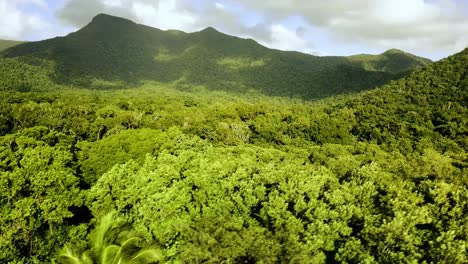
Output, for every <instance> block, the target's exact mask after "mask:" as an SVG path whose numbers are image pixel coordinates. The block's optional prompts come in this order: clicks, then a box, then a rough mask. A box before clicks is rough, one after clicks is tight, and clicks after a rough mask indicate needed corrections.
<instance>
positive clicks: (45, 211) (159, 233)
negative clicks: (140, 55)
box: [0, 28, 468, 263]
mask: <svg viewBox="0 0 468 264" xmlns="http://www.w3.org/2000/svg"><path fill="white" fill-rule="evenodd" d="M88 30H89V29H88ZM147 30H151V31H153V30H154V29H149V28H148V29H147ZM206 33H207V32H205V33H203V32H202V33H199V34H206ZM76 34H78V33H76ZM171 34H174V36H180V35H182V36H185V35H184V34H183V33H179V32H171ZM210 34H212V33H210ZM216 36H217V33H216ZM77 45H78V44H77ZM252 45H254V43H253V44H252ZM23 47H24V48H27V47H28V46H23ZM98 53H99V52H98ZM288 54H289V53H288ZM171 56H172V55H171V53H168V54H165V55H164V54H163V55H161V56H160V57H159V58H158V59H160V60H170V59H171ZM294 56H295V55H294ZM220 63H221V64H223V65H227V66H226V67H231V68H233V69H235V68H239V67H241V68H242V67H247V66H248V67H261V66H262V65H263V64H264V63H267V62H265V61H263V60H261V59H257V60H255V61H251V60H247V59H225V60H223V61H222V62H220ZM246 65H247V66H246ZM467 65H468V49H467V50H464V51H463V52H461V53H459V54H456V55H454V56H452V57H449V58H447V59H445V60H442V61H440V62H437V63H434V64H431V65H429V66H427V67H426V68H424V69H420V70H417V71H416V72H414V73H412V74H411V75H410V76H409V77H407V78H404V79H401V80H398V81H393V82H391V83H389V84H388V85H386V86H384V87H381V88H379V89H376V90H373V91H368V92H363V93H360V94H355V95H349V96H346V97H345V96H342V97H333V98H329V99H325V100H322V101H316V102H309V101H302V100H301V99H288V98H281V97H266V96H264V95H262V94H260V93H256V92H252V91H250V92H247V93H246V94H233V93H227V92H221V91H218V92H215V91H210V90H209V89H206V87H205V86H196V85H193V86H192V87H191V91H181V90H176V89H173V88H174V87H178V86H177V85H176V84H174V86H171V85H169V84H164V83H156V82H150V81H148V82H145V83H143V84H142V85H141V86H139V87H135V88H134V89H123V90H121V89H113V90H100V89H95V90H87V89H76V88H72V87H69V86H60V85H57V84H55V83H54V82H53V81H51V80H52V79H51V78H52V77H50V74H53V73H54V72H55V70H54V67H56V65H54V64H53V63H51V62H50V61H44V60H41V59H34V58H29V59H28V58H21V59H20V58H16V59H4V60H2V61H1V63H0V69H2V71H3V70H4V71H7V69H13V70H12V71H14V72H18V75H17V76H18V77H15V78H11V79H14V80H11V79H7V78H3V77H2V78H0V79H1V82H2V83H1V86H2V88H1V89H0V93H1V96H0V134H1V137H0V190H1V192H0V211H1V212H2V213H1V216H0V262H1V263H47V262H52V261H55V262H61V263H103V262H104V263H112V262H106V261H104V260H103V259H114V260H116V261H118V260H120V261H127V262H129V263H131V262H130V260H131V257H132V256H133V257H136V256H140V255H139V254H140V253H142V254H146V255H145V257H148V259H146V260H147V261H146V262H151V261H155V260H159V261H160V262H164V263H175V262H182V263H185V262H187V263H201V262H204V263H220V262H226V263H255V262H259V263H289V262H292V263H324V262H342V263H359V262H366V263H408V262H411V263H466V262H467V261H468V251H467V246H468V218H467V217H466V213H467V212H468V178H467V177H468V174H467V166H468V156H467V150H468V124H467V122H468V108H467V107H468V79H467V78H466V77H467V69H468V67H467ZM109 66H110V65H109ZM112 66H115V65H112ZM115 67H116V68H117V69H118V66H115ZM122 67H123V66H122ZM65 69H66V68H65ZM21 72H26V73H27V74H23V75H21ZM254 72H255V71H254ZM252 74H254V73H252ZM4 76H6V75H4ZM15 76H16V75H15ZM21 76H23V77H22V78H23V79H21V80H22V81H21V82H18V80H17V79H19V78H20V77H21ZM41 76H42V77H44V76H45V77H47V78H42V77H41ZM16 82H17V83H16ZM292 82H293V81H292ZM23 84H24V85H23ZM101 84H102V83H101ZM104 84H105V83H104ZM104 84H102V85H104ZM21 85H23V86H21ZM96 85H98V84H96ZM122 85H124V84H122ZM21 87H23V88H21ZM24 87H26V88H27V89H26V88H24ZM291 87H295V84H294V83H291ZM109 212H111V214H109ZM128 225H130V226H128ZM93 226H96V228H95V229H94V230H93V231H92V230H91V229H92V227H93ZM88 241H89V242H88ZM145 252H146V253H145ZM119 254H120V255H119ZM73 261H75V262H73Z"/></svg>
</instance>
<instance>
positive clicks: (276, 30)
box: [260, 24, 313, 53]
mask: <svg viewBox="0 0 468 264" xmlns="http://www.w3.org/2000/svg"><path fill="white" fill-rule="evenodd" d="M270 30H271V41H269V42H265V41H261V42H260V43H261V44H262V45H265V46H267V47H270V48H274V49H279V50H287V51H301V52H304V53H313V50H312V47H311V44H310V43H309V42H308V41H307V40H305V39H302V38H301V37H299V36H298V34H297V33H296V31H295V30H294V31H292V30H289V29H288V28H286V27H285V26H283V25H281V24H275V25H272V26H271V28H270Z"/></svg>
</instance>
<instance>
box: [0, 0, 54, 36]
mask: <svg viewBox="0 0 468 264" xmlns="http://www.w3.org/2000/svg"><path fill="white" fill-rule="evenodd" d="M27 3H33V4H36V5H39V6H42V5H44V4H45V3H44V2H43V1H38V0H35V1H33V0H27V1H26V0H22V1H18V2H14V3H12V1H8V0H0V16H1V17H2V19H1V20H0V38H3V39H21V38H22V37H23V36H24V35H26V34H28V33H31V32H33V31H40V30H45V29H46V28H47V22H45V21H44V20H43V19H41V18H40V17H39V16H37V15H34V14H27V13H25V12H23V11H22V10H21V8H20V5H21V4H27Z"/></svg>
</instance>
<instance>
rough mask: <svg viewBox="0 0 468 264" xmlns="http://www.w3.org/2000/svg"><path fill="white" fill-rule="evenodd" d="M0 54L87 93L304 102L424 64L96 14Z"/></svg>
mask: <svg viewBox="0 0 468 264" xmlns="http://www.w3.org/2000/svg"><path fill="white" fill-rule="evenodd" d="M3 56H4V57H8V58H12V57H28V58H29V57H35V58H41V59H45V60H49V61H52V62H53V63H54V65H56V66H57V68H56V71H55V74H56V75H55V78H54V79H55V81H57V82H59V83H61V84H72V85H74V86H81V87H86V88H91V89H121V88H124V87H125V84H131V85H135V84H139V83H140V82H141V81H144V80H155V81H159V82H162V83H171V84H177V87H178V88H183V87H185V86H187V85H188V86H193V85H202V86H205V87H207V88H208V89H211V90H225V91H236V92H245V91H247V90H249V89H253V90H256V91H258V92H260V93H263V94H267V95H281V96H291V97H293V96H298V97H302V98H306V99H310V98H323V97H327V96H331V95H336V94H342V93H350V92H355V91H361V90H365V89H369V88H374V87H376V86H379V85H382V84H385V83H387V82H389V81H390V80H393V79H397V78H399V77H400V76H404V75H407V73H408V71H411V70H413V69H414V68H417V67H422V66H425V65H427V64H429V63H430V61H429V60H427V59H423V58H420V57H416V56H414V55H411V54H407V53H404V52H394V51H388V52H386V53H383V54H381V55H379V56H371V55H366V56H355V57H318V56H312V55H308V54H303V53H298V52H284V51H279V50H272V49H268V48H266V47H263V46H261V45H259V44H258V43H256V42H255V41H253V40H251V39H241V38H237V37H233V36H229V35H225V34H223V33H220V32H218V31H216V30H215V29H213V28H207V29H204V30H202V31H200V32H195V33H184V32H181V31H171V30H170V31H162V30H159V29H155V28H150V27H147V26H143V25H138V24H135V23H133V22H132V21H129V20H126V19H122V18H118V17H113V16H109V15H104V14H100V15H98V16H96V17H95V18H94V19H93V20H92V22H91V23H89V24H88V25H87V26H85V27H84V28H82V29H80V30H79V31H77V32H75V33H72V34H70V35H68V36H66V37H58V38H53V39H49V40H44V41H39V42H31V43H26V44H22V45H18V46H16V47H14V48H11V49H8V50H6V51H5V52H4V53H3Z"/></svg>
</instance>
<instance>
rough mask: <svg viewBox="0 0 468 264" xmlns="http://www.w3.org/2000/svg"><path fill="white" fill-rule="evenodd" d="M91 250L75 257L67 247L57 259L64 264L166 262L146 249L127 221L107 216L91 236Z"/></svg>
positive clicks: (157, 254)
mask: <svg viewBox="0 0 468 264" xmlns="http://www.w3.org/2000/svg"><path fill="white" fill-rule="evenodd" d="M90 238H91V241H90V242H91V249H90V250H87V251H85V252H83V253H81V254H75V253H74V252H73V249H71V248H69V247H65V248H64V249H63V250H62V251H61V253H60V254H59V256H58V261H59V263H63V264H144V263H157V262H159V261H160V260H162V259H163V256H162V253H161V251H160V250H159V249H157V248H155V247H148V246H146V247H145V246H144V243H143V242H144V241H143V239H142V238H141V237H139V236H138V235H136V234H135V233H134V232H132V231H131V229H130V226H129V225H128V224H127V223H126V222H125V220H123V219H120V218H116V217H115V215H114V214H113V213H108V214H106V215H105V216H103V217H102V219H100V221H99V223H98V225H97V226H96V228H95V229H94V231H93V232H92V233H91V235H90Z"/></svg>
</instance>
